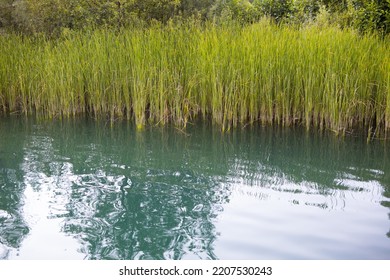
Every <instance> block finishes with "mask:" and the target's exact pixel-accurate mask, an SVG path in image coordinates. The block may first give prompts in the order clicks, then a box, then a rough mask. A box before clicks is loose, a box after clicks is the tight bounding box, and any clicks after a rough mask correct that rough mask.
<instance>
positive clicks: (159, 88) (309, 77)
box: [0, 0, 390, 137]
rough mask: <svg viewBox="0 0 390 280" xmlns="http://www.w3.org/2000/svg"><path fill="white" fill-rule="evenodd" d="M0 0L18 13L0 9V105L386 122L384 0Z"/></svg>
mask: <svg viewBox="0 0 390 280" xmlns="http://www.w3.org/2000/svg"><path fill="white" fill-rule="evenodd" d="M8 2H13V5H11V6H7V7H8V8H9V9H11V10H12V11H13V13H14V15H15V13H16V14H18V13H22V12H21V11H22V10H18V12H16V9H21V5H25V6H24V13H25V14H24V17H22V16H20V17H18V20H19V22H18V21H16V20H15V17H13V16H12V15H11V14H7V15H8V17H7V20H6V21H5V20H3V26H5V25H7V28H5V27H4V30H5V29H7V30H13V32H10V31H6V32H3V34H2V35H0V109H1V112H2V113H3V114H14V113H18V114H26V115H30V114H38V115H40V116H45V117H49V118H52V117H72V116H77V115H80V114H88V115H92V116H94V117H96V118H101V117H107V118H109V119H110V120H116V119H118V118H125V119H129V120H134V121H135V122H136V124H137V126H138V127H139V128H141V127H143V126H144V125H145V124H147V123H152V124H165V123H168V122H172V123H174V124H175V125H177V126H181V127H184V126H186V124H188V122H191V121H192V120H194V119H195V118H204V119H211V120H213V122H215V123H216V124H218V125H220V126H221V128H222V130H228V129H230V128H231V127H234V126H238V125H240V126H246V125H248V124H255V123H256V124H257V123H260V124H281V125H304V126H306V127H307V128H311V127H316V128H319V129H330V130H333V131H335V132H336V133H341V134H344V133H349V132H353V131H355V130H364V131H366V132H367V135H369V137H385V136H386V132H387V131H389V129H390V48H389V36H388V35H386V34H387V33H388V26H389V23H388V21H386V20H388V18H386V16H387V17H388V14H386V13H388V10H386V9H382V8H378V7H379V4H378V3H382V4H383V3H388V2H386V1H385V2H382V1H379V2H378V1H361V2H362V3H363V2H364V3H369V4H370V3H371V4H370V5H374V4H375V3H377V6H376V8H375V9H374V10H375V11H376V12H377V13H378V14H376V16H375V17H373V18H372V19H370V18H369V17H368V19H367V20H366V21H360V22H359V21H358V19H359V17H357V16H356V15H353V14H352V15H351V13H352V12H353V11H355V12H356V11H358V8H355V6H351V5H352V4H353V3H355V4H356V3H357V2H358V1H355V2H354V1H341V2H343V3H346V9H347V10H343V9H342V8H340V7H338V6H337V5H335V4H334V5H332V4H331V2H332V1H322V2H323V3H322V2H321V1H206V0H205V1H174V0H172V1H152V0H150V1H116V2H115V1H81V0H80V1H76V0H73V1H57V2H56V1H54V0H40V1H8ZM15 2H17V3H16V4H17V5H16V4H15ZM92 2H93V3H95V4H94V5H95V6H93V5H92V4H91V3H92ZM187 2H188V3H187ZM316 2H320V4H321V3H322V5H318V7H317V6H313V7H312V8H310V7H311V6H310V5H309V4H313V5H314V3H316ZM325 2H327V3H325ZM2 3H3V4H4V1H3V2H2ZM26 3H29V5H30V6H27V5H26ZM50 3H56V5H53V4H50ZM88 3H89V4H88ZM158 3H160V5H158ZM183 3H187V5H188V9H184V8H183V7H187V6H184V4H183ZM190 3H192V6H190ZM267 3H268V6H266V4H267ZM292 3H295V4H294V5H293V4H292ZM305 3H306V4H307V5H306V4H305ZM351 3H352V4H351ZM43 4H45V5H43ZM70 4H72V5H75V6H67V5H70ZM103 4H105V5H106V6H104V5H103ZM211 4H212V5H211ZM276 4H278V5H276ZM298 4H300V5H301V6H298ZM64 5H65V6H64ZM88 5H89V6H88ZM91 5H92V6H91ZM197 5H198V6H197ZM202 5H203V6H202ZM305 5H306V6H305ZM367 5H368V4H367ZM72 7H73V8H72ZM88 7H89V8H88ZM93 7H94V9H92V8H93ZM103 7H106V8H103ZM202 7H203V8H202ZM299 7H301V8H299ZM316 7H317V8H318V9H317V8H316ZM337 7H338V8H337ZM383 7H384V6H383ZM387 7H388V6H387ZM309 8H310V9H309ZM352 8H353V10H351V9H352ZM385 8H386V7H385ZM348 9H350V10H349V13H350V14H348ZM361 9H362V8H361ZM300 13H301V14H300ZM356 13H357V14H359V13H358V12H356ZM92 14H93V15H95V16H94V17H92V16H91V17H88V15H92ZM32 15H34V17H32ZM97 15H99V16H97ZM348 15H349V16H350V17H352V19H351V18H349V19H348V17H347V16H348ZM378 15H379V17H377V16H378ZM382 15H383V16H382ZM353 16H354V17H353ZM2 18H6V17H5V16H4V14H3V16H2ZM24 20H26V21H27V22H30V23H33V24H30V25H27V24H25V23H24V22H23V21H24ZM343 21H344V25H343V24H341V23H342V22H343ZM4 22H6V23H4ZM53 23H55V24H53ZM11 26H13V27H12V28H11ZM16 30H18V31H17V32H15V31H16Z"/></svg>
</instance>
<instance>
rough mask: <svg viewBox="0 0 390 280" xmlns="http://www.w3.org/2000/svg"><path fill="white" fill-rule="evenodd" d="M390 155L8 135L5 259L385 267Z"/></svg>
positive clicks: (58, 125) (374, 149)
mask: <svg viewBox="0 0 390 280" xmlns="http://www.w3.org/2000/svg"><path fill="white" fill-rule="evenodd" d="M388 144H389V143H384V142H379V141H377V142H372V143H370V144H367V143H366V142H365V140H364V139H362V138H359V137H346V138H345V139H338V138H336V137H334V135H332V134H330V135H328V134H326V133H325V134H322V135H321V134H319V133H306V132H305V131H303V130H300V129H282V128H273V129H271V128H261V127H256V128H249V127H248V128H246V129H244V130H242V129H237V130H235V131H232V132H230V133H225V134H222V133H220V132H219V130H218V128H216V127H214V128H213V127H212V126H210V125H207V124H196V125H193V126H191V127H189V128H188V129H187V130H186V131H185V133H183V131H180V130H179V129H176V128H174V127H166V128H161V127H153V128H146V130H145V131H143V132H136V130H135V129H134V127H133V126H131V125H129V124H127V123H115V124H114V125H113V126H111V125H110V124H109V123H104V122H98V121H91V120H73V121H50V122H49V121H35V120H32V119H29V120H24V119H17V118H14V119H2V120H1V122H0V259H390V221H389V213H390V174H389V171H390V161H389V152H390V150H389V148H388Z"/></svg>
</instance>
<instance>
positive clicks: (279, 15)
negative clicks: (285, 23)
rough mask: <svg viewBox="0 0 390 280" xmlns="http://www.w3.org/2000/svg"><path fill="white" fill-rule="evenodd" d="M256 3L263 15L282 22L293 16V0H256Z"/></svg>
mask: <svg viewBox="0 0 390 280" xmlns="http://www.w3.org/2000/svg"><path fill="white" fill-rule="evenodd" d="M254 5H255V7H256V8H257V9H258V10H259V11H260V13H261V14H262V15H265V16H269V17H271V18H273V19H274V20H275V21H276V22H281V21H282V20H284V19H286V18H288V17H290V16H291V14H292V7H293V2H292V0H254Z"/></svg>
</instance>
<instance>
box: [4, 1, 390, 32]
mask: <svg viewBox="0 0 390 280" xmlns="http://www.w3.org/2000/svg"><path fill="white" fill-rule="evenodd" d="M324 14H329V15H330V16H329V17H327V20H328V21H329V23H330V24H335V25H338V26H340V27H353V28H356V29H358V30H360V31H361V32H372V31H379V32H381V33H383V34H388V33H389V32H390V0H341V1H339V0H320V1H316V0H67V1H62V0H0V28H2V29H4V28H9V29H12V30H17V31H22V32H26V33H40V32H43V33H47V34H56V33H59V32H62V31H63V30H64V29H65V30H66V29H84V28H95V27H110V28H112V27H114V28H121V27H123V26H133V25H134V24H142V25H143V24H148V23H150V22H155V21H158V22H162V23H166V22H168V21H169V20H171V19H175V18H179V19H185V18H188V17H196V18H198V19H201V20H214V21H218V22H224V21H227V20H235V21H238V22H240V23H243V24H245V23H252V22H255V21H258V20H260V19H261V18H262V17H268V18H271V19H272V20H273V21H275V22H276V23H293V24H297V23H298V24H306V23H310V22H315V21H316V20H317V19H318V18H321V20H323V19H324V17H323V15H324Z"/></svg>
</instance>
